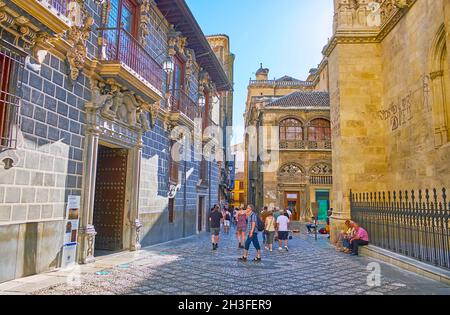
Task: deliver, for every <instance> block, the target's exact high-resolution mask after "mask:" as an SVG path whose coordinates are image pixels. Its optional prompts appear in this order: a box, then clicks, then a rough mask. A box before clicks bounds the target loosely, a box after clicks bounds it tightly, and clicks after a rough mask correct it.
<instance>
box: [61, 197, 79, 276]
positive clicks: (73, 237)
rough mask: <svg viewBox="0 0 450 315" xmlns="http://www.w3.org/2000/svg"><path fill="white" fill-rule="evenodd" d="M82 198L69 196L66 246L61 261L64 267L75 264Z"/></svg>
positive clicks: (65, 229) (65, 227)
mask: <svg viewBox="0 0 450 315" xmlns="http://www.w3.org/2000/svg"><path fill="white" fill-rule="evenodd" d="M80 200H81V198H80V196H69V197H68V200H67V209H66V224H65V225H64V247H63V254H62V263H61V267H62V268H63V269H67V268H71V267H73V266H75V257H76V252H77V237H78V225H79V222H80V207H81V201H80Z"/></svg>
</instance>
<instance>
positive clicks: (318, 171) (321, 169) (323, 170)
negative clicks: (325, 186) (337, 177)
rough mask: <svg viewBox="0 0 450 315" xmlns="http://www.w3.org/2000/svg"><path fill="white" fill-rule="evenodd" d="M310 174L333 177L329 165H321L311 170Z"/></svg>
mask: <svg viewBox="0 0 450 315" xmlns="http://www.w3.org/2000/svg"><path fill="white" fill-rule="evenodd" d="M310 173H311V175H332V174H333V171H332V168H331V166H330V165H329V164H326V163H319V164H316V165H314V166H313V167H312V168H311V170H310Z"/></svg>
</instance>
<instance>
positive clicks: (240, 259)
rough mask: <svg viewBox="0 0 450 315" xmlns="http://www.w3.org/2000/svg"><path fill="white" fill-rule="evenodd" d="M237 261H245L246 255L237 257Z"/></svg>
mask: <svg viewBox="0 0 450 315" xmlns="http://www.w3.org/2000/svg"><path fill="white" fill-rule="evenodd" d="M238 260H239V261H244V262H245V261H247V258H246V257H240V258H239V259H238Z"/></svg>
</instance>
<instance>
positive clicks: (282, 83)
mask: <svg viewBox="0 0 450 315" xmlns="http://www.w3.org/2000/svg"><path fill="white" fill-rule="evenodd" d="M250 85H271V86H307V87H311V86H313V85H314V82H309V81H277V80H250Z"/></svg>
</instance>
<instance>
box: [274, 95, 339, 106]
mask: <svg viewBox="0 0 450 315" xmlns="http://www.w3.org/2000/svg"><path fill="white" fill-rule="evenodd" d="M267 107H330V95H329V94H328V93H327V92H294V93H291V94H289V95H286V96H284V97H281V98H279V99H277V100H275V101H273V102H271V103H270V104H268V105H267Z"/></svg>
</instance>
